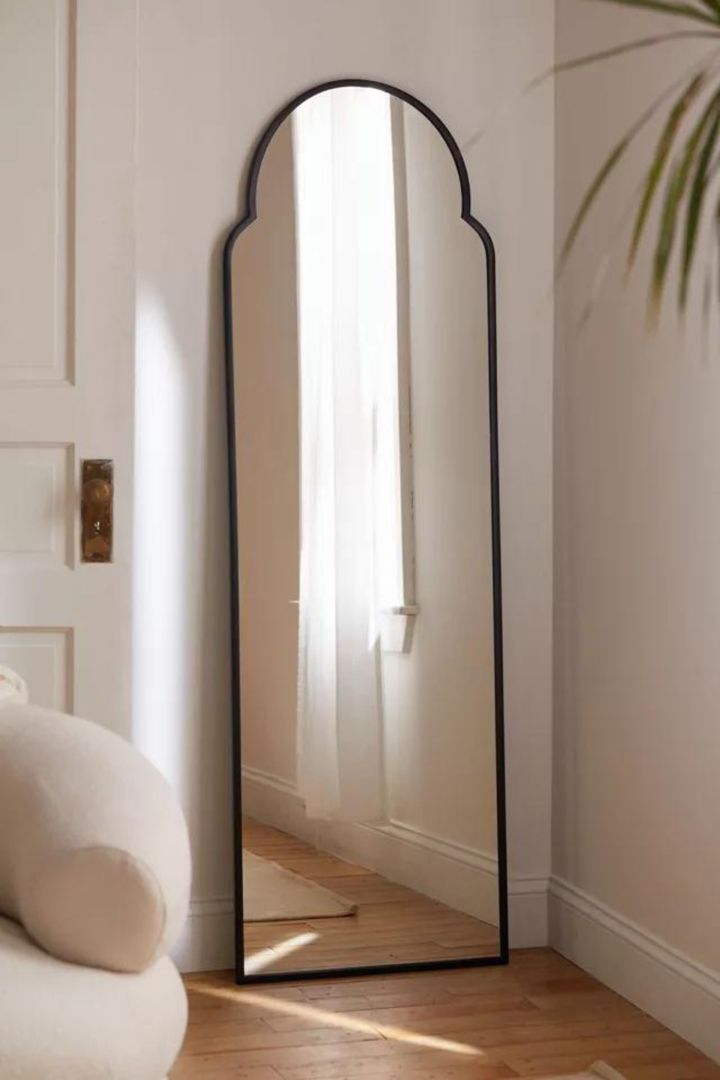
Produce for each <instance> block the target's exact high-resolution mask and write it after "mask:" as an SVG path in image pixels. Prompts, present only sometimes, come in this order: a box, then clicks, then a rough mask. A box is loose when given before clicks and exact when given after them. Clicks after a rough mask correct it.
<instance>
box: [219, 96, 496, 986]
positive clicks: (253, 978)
mask: <svg viewBox="0 0 720 1080" xmlns="http://www.w3.org/2000/svg"><path fill="white" fill-rule="evenodd" d="M344 86H359V87H363V86H365V87H370V88H372V89H375V90H384V91H385V92H386V93H388V94H392V95H393V96H394V97H397V98H399V99H400V100H401V101H404V102H405V103H406V104H408V105H412V106H413V107H414V108H415V109H417V110H418V112H420V113H422V115H423V116H424V117H425V118H426V119H427V120H429V121H430V123H431V124H432V125H433V126H434V127H435V129H436V130H437V131H438V132H439V133H440V135H441V136H442V138H443V140H444V142H445V144H446V146H447V148H448V150H449V151H450V153H451V155H452V158H453V160H454V162H455V167H456V169H457V173H458V179H459V181H460V199H461V211H460V216H461V219H462V220H463V221H464V222H466V223H467V224H468V225H469V226H470V227H471V228H472V229H474V231H475V232H476V233H477V234H478V236H479V237H480V239H481V241H482V244H483V247H484V248H485V255H486V259H487V312H488V378H489V405H490V487H491V503H492V506H491V516H492V560H493V640H494V654H495V655H494V667H495V747H496V776H497V781H496V787H497V833H498V891H499V922H500V927H499V929H500V952H499V955H498V956H497V957H494V956H493V957H487V956H483V957H467V958H462V959H455V960H429V961H423V962H412V963H404V964H403V963H398V964H374V965H368V966H367V967H362V966H361V967H350V968H325V969H323V970H321V971H316V970H313V971H287V972H285V971H282V972H266V973H258V974H256V975H246V974H245V971H244V920H243V880H242V794H241V764H242V759H241V716H240V578H239V561H238V556H239V532H238V515H237V470H236V432H235V377H234V370H233V349H232V280H231V256H232V250H233V247H234V245H235V241H236V240H237V239H238V237H239V236H240V235H241V234H242V233H243V232H244V231H245V229H247V228H248V227H249V226H250V225H252V223H253V222H254V221H255V219H256V217H257V187H258V180H259V177H260V169H261V167H262V163H263V158H264V157H265V152H266V150H267V148H268V146H269V144H270V141H271V139H272V138H273V136H274V135H275V132H276V131H277V130H278V128H279V127H280V125H281V124H282V123H283V122H284V121H285V120H286V119H287V118H288V116H290V114H291V113H292V112H293V111H294V110H295V109H296V108H297V107H298V106H299V105H302V103H303V102H304V101H307V100H308V98H311V97H314V96H315V95H316V94H321V93H323V92H324V91H325V90H335V89H338V88H340V87H344ZM222 292H223V316H224V318H223V330H224V348H225V392H226V417H227V446H228V494H229V499H230V619H231V648H232V657H231V671H232V678H231V692H232V755H233V768H232V782H233V814H234V821H233V831H234V864H235V980H236V983H237V984H238V985H247V984H249V983H256V984H257V983H276V982H288V981H300V980H305V979H337V978H347V977H352V976H355V977H357V976H361V975H392V974H399V973H402V972H418V971H442V970H448V969H457V968H472V967H495V966H498V965H500V964H507V963H508V961H509V958H510V947H509V934H508V867H507V814H506V801H505V723H504V684H503V624H502V566H501V551H500V469H499V449H498V444H499V439H498V403H497V393H498V383H497V271H496V256H495V245H494V244H493V240H492V237H491V236H490V233H489V232H488V230H487V229H486V227H485V226H484V225H483V224H482V223H481V222H480V221H478V220H477V218H475V217H473V215H472V212H471V192H470V179H469V177H468V172H467V167H466V165H465V161H464V158H463V156H462V153H461V151H460V147H459V146H458V144H457V142H456V141H455V138H454V137H453V135H452V134H451V132H450V130H449V128H448V127H447V126H446V125H445V124H444V123H443V121H442V120H441V119H440V118H439V116H437V115H436V114H435V113H434V112H433V111H432V109H430V108H429V107H428V106H427V105H425V103H424V102H422V101H420V100H419V99H418V98H416V97H414V96H413V95H412V94H409V93H408V92H407V91H405V90H400V89H399V88H398V87H396V86H391V85H390V84H389V83H384V82H378V81H377V80H375V79H334V80H332V81H330V82H324V83H319V84H318V85H317V86H312V87H310V88H309V89H308V90H305V91H304V92H303V93H302V94H299V95H298V96H297V97H294V98H293V99H292V100H291V101H289V102H288V103H287V105H285V106H284V107H283V108H282V109H281V110H280V111H279V112H278V113H277V114H276V115H275V116H274V117H273V119H272V120H271V121H270V123H269V124H268V126H267V127H266V128H265V130H264V132H263V134H262V135H261V136H260V139H259V141H258V143H257V145H256V147H255V150H254V152H253V157H252V161H251V164H250V171H249V174H248V179H247V185H246V210H245V213H244V215H243V216H242V217H241V218H240V219H239V220H238V221H237V222H236V223H235V225H233V227H232V229H231V230H230V233H229V234H228V237H227V240H226V241H225V247H224V250H223V290H222Z"/></svg>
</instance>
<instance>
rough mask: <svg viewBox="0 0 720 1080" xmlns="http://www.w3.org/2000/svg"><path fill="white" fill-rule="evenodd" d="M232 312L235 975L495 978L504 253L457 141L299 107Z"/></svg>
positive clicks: (359, 90) (421, 122)
mask: <svg viewBox="0 0 720 1080" xmlns="http://www.w3.org/2000/svg"><path fill="white" fill-rule="evenodd" d="M224 303H225V341H226V355H227V395H228V436H229V438H228V442H229V453H230V500H231V505H230V516H231V547H232V552H231V555H232V596H231V602H232V634H233V640H232V649H233V695H234V713H233V730H234V785H235V823H234V824H235V836H236V888H237V893H236V913H237V918H236V926H237V934H236V943H237V979H238V981H239V982H249V981H267V980H278V979H287V978H289V977H292V978H301V977H303V978H304V977H308V978H309V977H314V976H325V977H327V976H328V975H331V976H338V975H352V974H361V973H381V972H383V973H385V972H394V971H402V970H422V969H427V968H443V967H459V966H471V965H480V964H497V963H503V962H506V961H507V957H508V936H507V935H508V930H507V865H506V842H505V789H504V764H503V692H502V618H501V596H500V583H501V579H500V532H499V529H500V526H499V506H498V437H497V383H496V311H495V305H496V298H495V255H494V249H493V245H492V241H491V239H490V236H489V234H488V232H487V230H486V229H485V228H484V226H483V225H481V224H480V222H479V221H477V220H476V219H475V218H474V217H473V216H472V213H471V205H470V187H469V183H468V176H467V170H466V168H465V164H464V162H463V159H462V156H461V154H460V151H459V149H458V147H457V144H456V143H455V141H454V139H453V137H452V136H451V134H450V132H449V131H448V129H447V128H446V127H445V125H444V124H443V123H442V121H441V120H439V119H438V117H437V116H435V114H434V113H433V112H432V111H431V110H430V109H429V108H428V107H427V106H426V105H424V104H423V103H422V102H420V101H418V100H417V99H416V98H414V97H412V96H411V95H409V94H406V93H404V92H402V91H400V90H397V89H395V88H393V87H391V86H387V85H384V84H382V83H377V82H372V81H369V80H362V79H347V80H339V81H337V82H332V83H326V84H324V85H321V86H316V87H313V88H312V89H311V90H309V91H307V92H306V93H304V94H302V95H301V96H300V97H298V98H296V99H295V100H294V101H292V102H290V104H289V105H287V106H286V107H285V108H284V109H283V110H282V111H281V112H280V113H279V114H278V115H277V116H276V117H275V119H274V120H273V121H272V123H271V124H270V125H269V127H268V128H267V130H266V131H265V132H264V134H263V135H262V137H261V139H260V141H259V144H258V147H257V149H256V151H255V155H254V158H253V161H252V164H251V168H250V173H249V180H248V187H247V209H246V213H245V215H244V216H243V218H242V219H241V220H240V221H239V222H238V223H237V224H236V225H235V227H234V228H233V230H232V232H231V234H230V236H229V238H228V241H227V244H226V248H225V261H224Z"/></svg>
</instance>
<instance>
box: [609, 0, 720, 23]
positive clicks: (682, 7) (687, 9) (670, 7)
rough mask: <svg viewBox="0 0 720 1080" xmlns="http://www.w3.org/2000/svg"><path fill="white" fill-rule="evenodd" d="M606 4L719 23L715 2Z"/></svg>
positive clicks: (621, 0) (614, 0)
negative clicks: (696, 3)
mask: <svg viewBox="0 0 720 1080" xmlns="http://www.w3.org/2000/svg"><path fill="white" fill-rule="evenodd" d="M603 2H604V3H606V4H620V5H621V6H622V7H634V8H641V9H642V10H643V11H658V12H661V13H662V14H663V15H682V16H684V17H685V18H688V19H696V20H697V21H698V22H705V23H710V24H711V25H712V26H717V25H718V14H719V13H720V12H719V11H718V8H717V7H716V6H715V4H714V3H713V4H708V3H705V2H704V0H698V3H699V4H701V5H702V6H701V7H697V6H696V5H695V4H692V3H689V2H686V3H682V2H680V0H603Z"/></svg>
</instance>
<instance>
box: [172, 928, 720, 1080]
mask: <svg viewBox="0 0 720 1080" xmlns="http://www.w3.org/2000/svg"><path fill="white" fill-rule="evenodd" d="M186 983H187V987H188V991H189V996H190V1026H189V1029H188V1035H187V1039H186V1042H185V1048H184V1051H183V1053H182V1056H181V1058H180V1060H179V1061H178V1063H177V1065H176V1066H175V1068H174V1069H173V1071H172V1073H171V1080H503V1078H510V1077H517V1076H528V1077H530V1076H532V1077H536V1078H540V1077H542V1078H547V1077H555V1076H562V1075H566V1074H569V1073H575V1072H580V1071H582V1070H583V1069H587V1068H588V1067H589V1066H590V1065H591V1064H592V1063H593V1062H595V1061H597V1060H599V1059H601V1060H604V1061H606V1062H607V1063H608V1064H609V1065H612V1066H614V1067H615V1068H616V1069H618V1070H620V1072H621V1073H622V1074H623V1075H624V1076H625V1077H626V1078H627V1080H720V1067H719V1066H717V1065H714V1064H713V1063H712V1062H710V1061H708V1059H707V1058H705V1057H703V1055H702V1054H700V1053H699V1052H698V1051H697V1050H694V1049H693V1047H692V1046H690V1045H689V1044H688V1043H686V1042H684V1041H683V1040H682V1039H680V1038H678V1037H677V1036H676V1035H673V1034H672V1033H671V1032H669V1031H668V1030H667V1029H666V1028H664V1027H663V1026H662V1025H661V1024H659V1023H657V1022H656V1021H655V1020H652V1019H651V1018H650V1017H649V1016H646V1015H645V1014H644V1013H642V1012H640V1010H639V1009H636V1008H635V1007H634V1006H632V1005H630V1004H629V1003H628V1002H627V1001H625V1000H623V998H621V997H619V996H618V995H617V994H614V993H612V991H610V990H607V989H606V988H605V987H604V986H602V985H601V984H600V983H599V982H597V981H596V980H595V979H593V978H592V977H591V976H590V975H586V974H585V973H584V972H583V971H580V970H579V968H576V967H574V966H573V965H572V964H570V963H568V961H567V960H564V959H562V957H560V956H558V955H557V954H556V953H553V952H551V951H550V950H549V949H537V950H528V951H523V952H519V953H513V954H512V957H511V961H510V966H509V967H493V968H473V969H465V970H462V971H441V972H423V973H421V974H413V975H393V976H391V977H385V976H383V977H380V976H376V977H372V976H365V977H361V978H353V979H342V980H335V981H334V982H333V981H326V980H319V981H317V982H315V981H312V982H304V983H293V982H288V983H285V984H283V985H280V986H249V987H237V986H234V985H233V979H232V975H231V974H230V973H229V972H228V973H214V974H211V975H193V976H188V977H187V979H186Z"/></svg>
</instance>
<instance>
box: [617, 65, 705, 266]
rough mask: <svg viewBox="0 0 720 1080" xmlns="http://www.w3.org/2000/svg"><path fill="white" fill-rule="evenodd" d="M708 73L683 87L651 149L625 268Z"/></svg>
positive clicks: (701, 74)
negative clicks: (670, 157)
mask: <svg viewBox="0 0 720 1080" xmlns="http://www.w3.org/2000/svg"><path fill="white" fill-rule="evenodd" d="M707 78H708V73H707V71H701V72H700V74H699V75H696V76H695V77H694V78H693V79H691V80H690V82H689V83H688V84H687V86H686V87H685V89H684V90H683V92H682V93H681V95H680V97H679V98H678V99H677V101H676V102H675V104H674V105H673V107H672V108H671V110H670V115H669V116H668V118H667V120H666V122H665V125H664V127H663V129H662V131H661V133H660V138H659V139H658V144H657V147H656V149H655V156H654V158H653V161H652V164H651V165H650V169H649V170H648V174H647V179H646V181H645V189H644V191H643V195H642V198H641V200H640V205H639V207H638V212H637V217H636V219H635V226H634V228H633V235H632V240H631V242H630V253H629V256H628V265H629V266H632V264H633V262H634V261H635V256H636V255H637V250H638V247H639V246H640V240H641V239H642V234H643V230H644V228H645V223H646V222H647V218H648V214H649V213H650V208H651V206H652V203H653V199H654V198H655V193H656V191H657V189H658V185H659V184H660V180H661V178H662V174H663V172H664V170H665V166H666V164H667V161H668V158H669V156H670V152H671V150H672V148H673V145H674V143H675V137H676V135H677V133H678V131H679V129H680V126H681V124H682V121H683V119H684V118H685V115H686V113H687V111H688V109H689V108H690V106H691V105H692V104H693V102H694V101H695V100H696V99H697V96H698V94H699V93H700V91H701V90H702V88H703V87H704V86H705V84H706V83H707Z"/></svg>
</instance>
